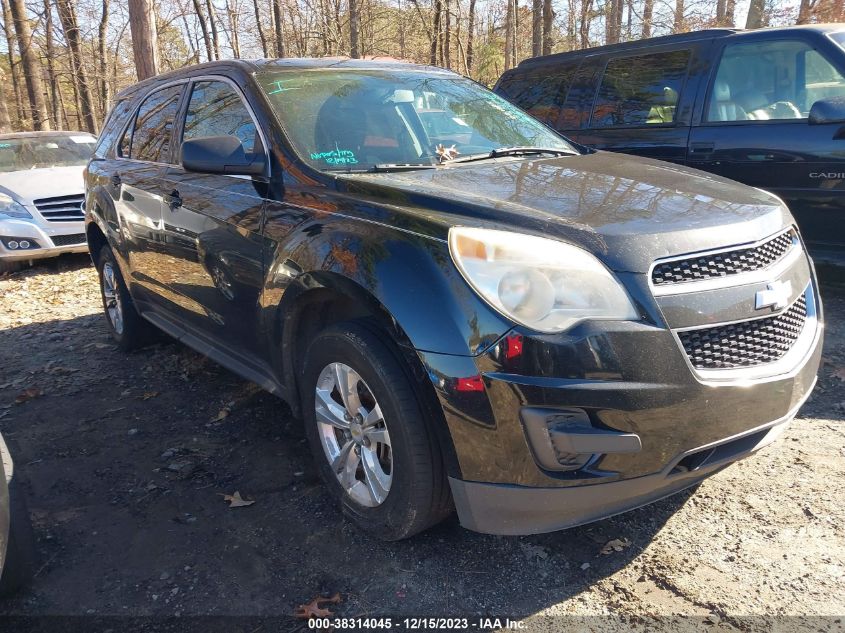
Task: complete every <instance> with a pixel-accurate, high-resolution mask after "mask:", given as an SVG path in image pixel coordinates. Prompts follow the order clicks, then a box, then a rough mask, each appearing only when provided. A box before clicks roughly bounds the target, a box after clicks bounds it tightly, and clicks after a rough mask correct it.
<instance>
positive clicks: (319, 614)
mask: <svg viewBox="0 0 845 633" xmlns="http://www.w3.org/2000/svg"><path fill="white" fill-rule="evenodd" d="M235 494H237V493H235ZM327 604H340V594H339V593H336V594H335V595H333V596H332V597H331V598H323V597H322V596H317V597H316V598H314V599H313V600H312V601H311V602H307V603H305V604H301V605H299V606H298V607H297V608H296V609H294V611H293V617H295V618H299V619H300V620H308V619H310V618H327V617H329V616H331V615H334V614H333V613H332V612H331V611H329V610H328V609H327V608H324V607H325V605H327ZM321 605H322V606H321Z"/></svg>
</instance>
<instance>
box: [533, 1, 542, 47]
mask: <svg viewBox="0 0 845 633" xmlns="http://www.w3.org/2000/svg"><path fill="white" fill-rule="evenodd" d="M542 54H543V0H533V1H532V3H531V56H532V57H539V56H540V55H542Z"/></svg>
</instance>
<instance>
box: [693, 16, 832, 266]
mask: <svg viewBox="0 0 845 633" xmlns="http://www.w3.org/2000/svg"><path fill="white" fill-rule="evenodd" d="M843 97H845V50H843V49H841V48H839V47H838V46H837V45H836V44H835V43H834V42H833V40H831V39H829V38H827V37H826V36H824V35H821V34H820V33H818V32H815V33H814V32H805V33H800V32H798V33H794V34H788V36H787V37H784V36H783V35H780V37H778V34H777V33H766V32H760V33H754V34H751V35H744V36H742V37H730V38H725V40H722V43H721V50H720V55H719V62H718V64H717V66H716V68H715V70H714V71H713V73H712V77H711V79H710V82H709V86H708V91H707V96H706V99H705V100H703V102H702V105H701V112H700V113H698V119H699V120H700V123H698V124H697V125H694V126H693V129H692V133H691V136H690V154H689V165H690V166H692V167H697V168H699V169H706V170H708V171H711V172H714V173H717V174H720V175H722V176H725V177H727V178H732V179H734V180H738V181H740V182H743V183H746V184H748V185H752V186H755V187H760V188H762V189H766V190H769V191H772V192H773V193H775V194H777V195H779V196H780V197H781V198H783V199H784V201H785V202H786V203H787V204H788V205H789V208H790V210H791V211H792V213H793V214H794V215H795V218H796V220H797V222H798V226H799V228H800V229H801V232H802V234H803V235H804V239H805V240H806V241H807V242H808V243H809V247H810V250H811V252H815V253H816V254H821V253H823V252H824V251H826V250H832V251H836V250H838V251H839V252H841V251H842V249H843V248H845V231H842V230H841V228H840V227H841V223H842V221H843V219H844V218H845V175H843V174H845V126H843V124H842V123H830V124H822V125H811V124H810V123H809V121H808V114H809V111H810V108H811V107H812V106H813V104H814V103H815V102H817V101H819V100H823V99H830V98H843Z"/></svg>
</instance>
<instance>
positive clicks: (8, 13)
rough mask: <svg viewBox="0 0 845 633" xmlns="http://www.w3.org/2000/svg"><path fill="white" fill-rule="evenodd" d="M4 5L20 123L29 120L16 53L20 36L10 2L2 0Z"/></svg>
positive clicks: (16, 106)
mask: <svg viewBox="0 0 845 633" xmlns="http://www.w3.org/2000/svg"><path fill="white" fill-rule="evenodd" d="M0 3H2V5H3V32H4V34H5V35H6V49H7V50H8V51H9V66H10V67H11V71H12V91H13V92H14V96H15V112H16V114H17V120H18V123H19V124H20V125H23V124H24V121H26V120H28V118H29V117H28V116H27V113H26V112H24V105H23V94H22V92H23V90H22V88H21V86H22V84H23V77H21V67H20V65H21V62H20V60H19V59H18V58H17V55H16V54H15V49H16V48H17V43H18V38H17V37H15V28H14V25H13V22H14V20H13V19H12V12H11V11H10V10H9V4H8V2H6V0H0Z"/></svg>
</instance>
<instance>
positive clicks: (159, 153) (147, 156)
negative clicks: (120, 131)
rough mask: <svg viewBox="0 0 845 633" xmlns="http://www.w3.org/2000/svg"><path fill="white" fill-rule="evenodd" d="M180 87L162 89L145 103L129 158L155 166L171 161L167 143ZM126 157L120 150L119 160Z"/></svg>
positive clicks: (137, 122)
mask: <svg viewBox="0 0 845 633" xmlns="http://www.w3.org/2000/svg"><path fill="white" fill-rule="evenodd" d="M183 87H184V86H182V85H176V86H169V87H167V88H162V89H161V90H156V91H155V92H153V93H151V94H150V95H149V96H148V97H147V98H146V99H144V102H143V103H142V104H141V107H140V108H139V109H138V115H137V118H136V119H135V127H134V130H133V132H132V145H131V147H130V148H129V157H130V158H132V159H133V160H149V161H153V162H157V163H164V162H169V161H170V141H171V137H172V134H173V124H174V123H175V122H176V114H177V113H178V111H179V97H180V96H181V95H182V88H183ZM125 140H126V139H125V138H124V142H125ZM125 155H126V154H125V149H124V148H123V146H121V156H125Z"/></svg>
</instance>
